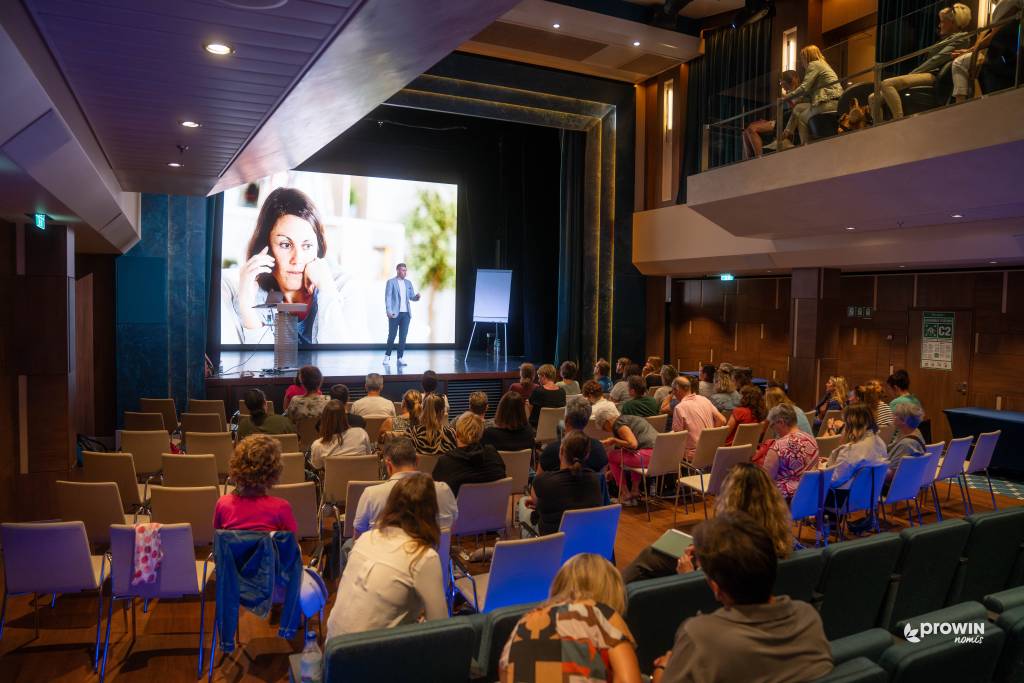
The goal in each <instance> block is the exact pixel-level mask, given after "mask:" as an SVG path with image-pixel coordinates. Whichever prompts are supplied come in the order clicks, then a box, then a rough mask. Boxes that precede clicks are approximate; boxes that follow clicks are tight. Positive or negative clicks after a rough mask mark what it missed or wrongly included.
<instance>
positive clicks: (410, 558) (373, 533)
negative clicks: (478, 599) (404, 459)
mask: <svg viewBox="0 0 1024 683" xmlns="http://www.w3.org/2000/svg"><path fill="white" fill-rule="evenodd" d="M440 538H441V530H440V528H439V527H438V525H437V494H436V493H435V489H434V482H433V480H432V479H431V478H430V477H428V476H427V475H425V474H413V475H410V476H408V477H405V478H403V479H399V480H398V481H397V482H396V483H395V484H394V487H393V488H392V489H391V493H390V494H388V499H387V503H385V504H384V510H383V512H381V514H380V518H379V519H378V520H377V523H376V525H375V526H374V528H373V529H371V530H370V531H368V532H367V533H365V534H362V535H360V536H359V538H358V539H356V542H355V545H353V546H352V552H351V553H350V554H349V557H348V563H347V564H346V565H345V571H344V573H343V574H342V575H341V583H340V584H339V585H338V596H339V599H338V600H337V601H335V603H334V607H333V608H332V609H331V615H330V617H329V618H328V620H327V640H330V639H331V638H333V637H335V636H340V635H344V634H346V633H360V632H362V631H371V630H373V629H378V628H391V627H393V626H399V625H401V624H412V623H415V622H417V621H419V619H420V616H421V615H425V616H426V618H427V619H428V620H430V619H444V618H447V617H448V603H447V602H446V601H445V597H444V587H443V584H442V579H441V560H440V558H439V557H438V554H437V550H435V548H437V545H438V542H439V541H440Z"/></svg>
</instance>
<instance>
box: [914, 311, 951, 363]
mask: <svg viewBox="0 0 1024 683" xmlns="http://www.w3.org/2000/svg"><path fill="white" fill-rule="evenodd" d="M954 318H955V316H954V314H953V313H941V312H940V313H936V312H933V311H925V312H924V313H923V314H922V315H921V367H922V368H924V369H927V370H952V369H953V321H954Z"/></svg>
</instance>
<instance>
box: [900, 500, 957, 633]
mask: <svg viewBox="0 0 1024 683" xmlns="http://www.w3.org/2000/svg"><path fill="white" fill-rule="evenodd" d="M970 533H971V525H970V524H968V523H967V522H965V521H964V520H962V519H948V520H946V521H944V522H938V523H936V524H928V525H926V526H919V527H916V528H913V529H904V530H903V531H901V532H900V538H901V539H902V540H903V549H902V552H901V553H900V559H899V562H897V564H896V578H895V581H894V583H893V584H892V588H891V590H890V594H889V597H888V603H887V610H886V615H887V618H886V619H885V625H886V626H887V627H888V626H891V625H892V624H893V623H895V622H897V621H900V620H902V619H906V618H908V617H912V616H914V615H915V614H923V613H925V612H930V611H932V610H937V609H939V608H941V607H943V606H944V605H946V604H947V603H946V599H947V597H948V596H949V594H950V588H951V586H952V585H953V579H954V577H955V576H956V573H957V570H958V569H959V567H960V558H961V555H962V554H963V550H964V547H965V546H966V545H967V538H968V536H970Z"/></svg>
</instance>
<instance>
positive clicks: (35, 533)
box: [0, 521, 107, 674]
mask: <svg viewBox="0 0 1024 683" xmlns="http://www.w3.org/2000/svg"><path fill="white" fill-rule="evenodd" d="M0 546H2V547H3V549H4V552H3V563H4V598H3V606H2V607H0V638H3V634H4V623H5V620H6V618H7V597H8V596H10V595H24V594H26V593H32V595H33V597H34V598H35V599H34V600H33V601H32V603H33V606H34V609H35V626H36V638H38V637H39V596H40V595H46V594H47V593H50V594H53V593H81V592H83V591H96V594H97V605H96V641H95V646H94V648H93V655H92V663H93V670H95V669H96V665H97V663H98V662H99V654H100V624H101V623H102V619H103V583H104V581H105V580H106V570H107V563H106V557H105V556H103V555H92V554H90V551H89V538H88V537H87V536H86V533H85V524H83V523H82V522H81V521H74V522H34V523H28V524H14V523H5V524H0ZM63 626H66V625H63ZM12 666H13V665H12V664H11V663H7V664H4V665H3V668H4V670H6V671H7V672H8V674H10V673H13V672H12V670H11V667H12Z"/></svg>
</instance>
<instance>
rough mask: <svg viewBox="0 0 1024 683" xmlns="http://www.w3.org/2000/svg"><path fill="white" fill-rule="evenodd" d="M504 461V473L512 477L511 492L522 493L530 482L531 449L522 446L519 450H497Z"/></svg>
mask: <svg viewBox="0 0 1024 683" xmlns="http://www.w3.org/2000/svg"><path fill="white" fill-rule="evenodd" d="M498 455H500V456H501V460H502V462H504V463H505V474H507V475H508V476H510V477H512V493H513V494H515V493H522V492H523V491H524V490H525V489H526V487H527V485H528V484H529V483H530V457H531V456H532V455H533V451H532V450H531V449H529V448H524V449H523V450H521V451H498Z"/></svg>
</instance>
